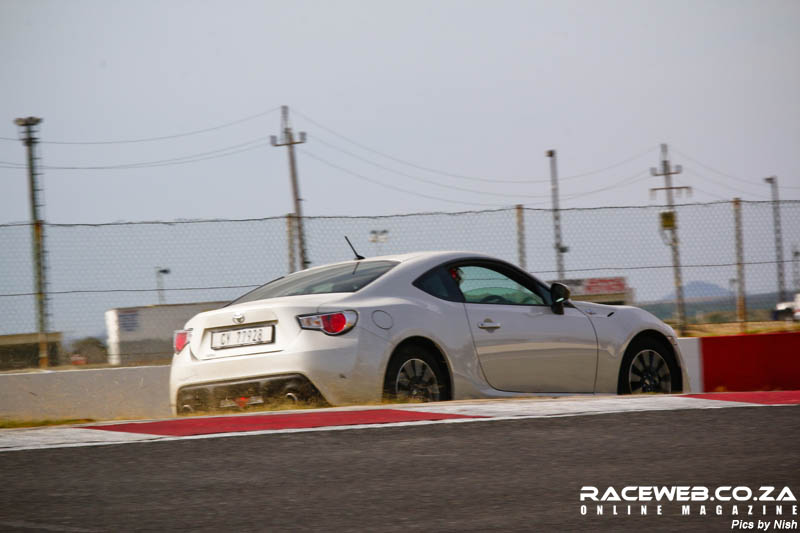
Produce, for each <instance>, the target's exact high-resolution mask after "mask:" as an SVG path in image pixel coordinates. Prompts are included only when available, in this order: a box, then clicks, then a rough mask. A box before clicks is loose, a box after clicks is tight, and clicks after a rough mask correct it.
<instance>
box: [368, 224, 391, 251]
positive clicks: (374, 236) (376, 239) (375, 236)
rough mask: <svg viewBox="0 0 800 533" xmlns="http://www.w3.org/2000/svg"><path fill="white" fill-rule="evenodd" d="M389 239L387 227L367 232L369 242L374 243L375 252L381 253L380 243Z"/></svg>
mask: <svg viewBox="0 0 800 533" xmlns="http://www.w3.org/2000/svg"><path fill="white" fill-rule="evenodd" d="M388 239H389V230H388V229H381V230H377V229H374V230H372V231H370V232H369V242H371V243H374V244H375V254H376V255H381V247H380V245H381V244H382V243H384V242H386V241H387V240H388Z"/></svg>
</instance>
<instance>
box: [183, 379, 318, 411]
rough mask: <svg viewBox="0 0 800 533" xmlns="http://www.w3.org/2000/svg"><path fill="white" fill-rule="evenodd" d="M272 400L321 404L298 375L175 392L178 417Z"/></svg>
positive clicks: (208, 384)
mask: <svg viewBox="0 0 800 533" xmlns="http://www.w3.org/2000/svg"><path fill="white" fill-rule="evenodd" d="M274 399H279V400H282V399H293V400H294V401H317V402H319V401H322V402H324V398H323V397H322V394H320V392H319V391H318V390H317V388H316V387H314V385H313V384H312V383H311V382H310V381H309V380H308V379H307V378H306V377H305V376H301V375H300V374H289V375H286V376H268V377H258V378H251V379H246V380H236V381H223V382H217V383H204V384H202V385H189V386H186V387H183V388H181V389H179V390H178V394H177V404H176V407H177V414H179V415H188V414H192V413H196V412H202V411H225V410H232V411H241V410H244V409H248V408H254V407H256V408H257V407H262V406H265V405H268V404H269V403H270V402H271V401H273V400H274Z"/></svg>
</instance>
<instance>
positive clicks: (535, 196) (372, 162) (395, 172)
mask: <svg viewBox="0 0 800 533" xmlns="http://www.w3.org/2000/svg"><path fill="white" fill-rule="evenodd" d="M314 140H315V141H316V142H319V143H322V144H324V145H325V146H328V147H330V148H333V149H334V150H337V151H339V152H342V153H343V154H347V155H349V156H350V157H353V158H355V159H358V160H359V161H363V162H364V163H367V164H368V165H372V166H374V167H376V168H380V169H382V170H386V171H387V172H391V173H393V174H397V175H398V176H404V177H406V178H409V179H412V180H415V181H419V182H421V183H427V184H429V185H434V186H436V187H443V188H445V189H452V190H455V191H463V192H471V193H476V194H488V195H490V196H501V197H506V198H519V197H525V198H547V197H548V196H549V195H547V194H505V193H499V192H489V191H481V190H478V189H469V188H466V187H458V186H455V185H445V184H444V183H439V182H437V181H432V180H427V179H425V178H420V177H419V176H414V175H412V174H407V173H405V172H402V171H399V170H395V169H393V168H391V167H387V166H385V165H381V164H380V163H376V162H374V161H372V160H370V159H366V158H364V157H361V156H359V155H358V154H354V153H353V152H350V151H349V150H345V149H344V148H340V147H338V146H336V145H334V144H331V143H329V142H326V141H324V140H322V139H320V138H315V139H314ZM493 183H494V182H493ZM520 183H521V182H520Z"/></svg>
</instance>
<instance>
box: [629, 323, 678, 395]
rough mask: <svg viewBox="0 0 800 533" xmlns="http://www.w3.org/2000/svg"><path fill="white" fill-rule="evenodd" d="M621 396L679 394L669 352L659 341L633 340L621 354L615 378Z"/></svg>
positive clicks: (675, 366)
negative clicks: (617, 376)
mask: <svg viewBox="0 0 800 533" xmlns="http://www.w3.org/2000/svg"><path fill="white" fill-rule="evenodd" d="M619 392H620V393H621V394H648V393H651V394H652V393H655V394H670V393H672V392H680V370H679V369H678V365H677V364H676V363H675V357H674V356H673V354H672V350H670V349H669V347H668V346H667V345H666V344H665V343H664V342H663V341H661V340H659V339H655V338H652V337H644V338H640V339H636V340H634V341H633V342H632V343H631V345H630V346H629V347H628V349H627V350H626V351H625V357H623V359H622V365H621V367H620V375H619Z"/></svg>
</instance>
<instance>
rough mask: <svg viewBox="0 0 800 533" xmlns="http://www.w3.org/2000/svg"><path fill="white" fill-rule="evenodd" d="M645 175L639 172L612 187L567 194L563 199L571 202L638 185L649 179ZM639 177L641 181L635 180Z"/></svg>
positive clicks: (642, 171) (643, 171)
mask: <svg viewBox="0 0 800 533" xmlns="http://www.w3.org/2000/svg"><path fill="white" fill-rule="evenodd" d="M646 173H647V171H646V170H640V171H639V172H637V173H636V174H634V175H633V176H629V177H627V178H625V179H623V180H622V181H618V182H617V183H615V184H613V185H609V186H607V187H601V188H600V189H594V190H592V191H586V192H582V193H577V194H572V195H570V194H567V195H565V196H564V199H565V200H573V199H575V198H581V197H583V196H590V195H592V194H597V193H599V192H604V191H610V190H611V189H617V188H619V187H624V186H626V185H633V184H634V183H639V182H640V181H644V180H645V179H647V178H649V177H650V176H649V175H644V174H646ZM640 176H641V179H636V178H639V177H640Z"/></svg>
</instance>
